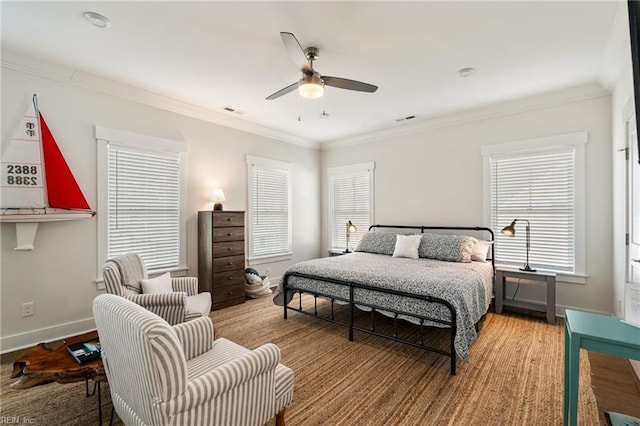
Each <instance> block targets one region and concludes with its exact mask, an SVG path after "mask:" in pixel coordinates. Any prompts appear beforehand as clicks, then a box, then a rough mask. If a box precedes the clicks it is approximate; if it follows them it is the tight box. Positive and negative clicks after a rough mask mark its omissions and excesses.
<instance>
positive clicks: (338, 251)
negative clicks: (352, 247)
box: [329, 249, 353, 257]
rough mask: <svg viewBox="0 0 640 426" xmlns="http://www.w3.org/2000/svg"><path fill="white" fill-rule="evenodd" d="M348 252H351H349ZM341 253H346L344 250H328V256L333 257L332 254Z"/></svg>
mask: <svg viewBox="0 0 640 426" xmlns="http://www.w3.org/2000/svg"><path fill="white" fill-rule="evenodd" d="M349 253H353V252H349ZM343 254H347V253H345V252H344V250H335V249H334V250H329V256H331V257H333V256H342V255H343Z"/></svg>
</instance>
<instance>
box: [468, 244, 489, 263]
mask: <svg viewBox="0 0 640 426" xmlns="http://www.w3.org/2000/svg"><path fill="white" fill-rule="evenodd" d="M491 244H493V241H487V240H478V242H477V243H476V244H475V245H474V246H473V249H472V250H471V260H475V261H476V262H486V261H487V253H489V248H490V247H491Z"/></svg>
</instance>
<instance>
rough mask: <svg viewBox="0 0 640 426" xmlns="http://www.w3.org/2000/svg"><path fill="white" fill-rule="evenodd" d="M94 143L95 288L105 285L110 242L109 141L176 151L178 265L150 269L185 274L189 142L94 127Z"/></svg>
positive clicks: (178, 274)
mask: <svg viewBox="0 0 640 426" xmlns="http://www.w3.org/2000/svg"><path fill="white" fill-rule="evenodd" d="M95 138H96V143H97V150H96V151H97V175H98V176H97V195H98V203H97V222H98V235H97V245H98V247H97V251H96V252H97V260H98V261H97V271H96V277H97V278H96V282H97V283H98V288H99V289H103V288H104V280H103V278H102V266H103V265H104V263H105V262H106V261H107V259H108V242H109V217H108V213H109V192H108V184H109V176H108V174H109V144H115V145H119V146H122V147H125V148H129V149H132V150H142V151H148V152H156V153H162V152H170V153H172V154H177V155H178V158H179V167H180V171H179V175H180V178H179V179H180V189H179V191H180V197H179V199H180V212H179V215H180V219H179V220H180V230H179V234H180V235H179V238H180V241H179V251H180V254H179V265H178V266H177V267H173V268H161V269H157V270H153V271H150V273H152V274H160V273H164V272H173V275H174V276H184V275H186V271H187V270H188V267H187V250H186V247H187V234H186V229H187V227H186V222H187V211H188V210H187V154H188V150H189V146H188V144H187V143H186V142H184V141H176V140H170V139H163V138H158V137H154V136H148V135H142V134H137V133H131V132H126V131H122V130H117V129H109V128H105V127H99V126H96V127H95Z"/></svg>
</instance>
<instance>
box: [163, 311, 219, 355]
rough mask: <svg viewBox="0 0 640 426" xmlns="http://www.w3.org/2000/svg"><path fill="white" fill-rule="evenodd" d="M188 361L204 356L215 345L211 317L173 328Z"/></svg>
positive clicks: (197, 319)
mask: <svg viewBox="0 0 640 426" xmlns="http://www.w3.org/2000/svg"><path fill="white" fill-rule="evenodd" d="M173 329H174V330H175V332H176V334H177V335H178V339H179V340H180V343H182V349H183V350H184V356H185V357H186V358H187V360H190V359H191V358H195V357H197V356H198V355H202V354H203V353H205V352H207V351H208V350H209V349H211V345H212V344H213V323H212V322H211V319H210V318H209V317H200V318H196V319H194V320H191V321H187V322H183V323H181V324H176V325H174V326H173Z"/></svg>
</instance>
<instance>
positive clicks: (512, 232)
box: [500, 220, 516, 237]
mask: <svg viewBox="0 0 640 426" xmlns="http://www.w3.org/2000/svg"><path fill="white" fill-rule="evenodd" d="M500 232H502V233H503V234H504V235H506V236H507V237H515V236H516V221H515V220H514V221H513V222H511V225H508V226H505V227H504V228H502V231H500Z"/></svg>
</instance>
